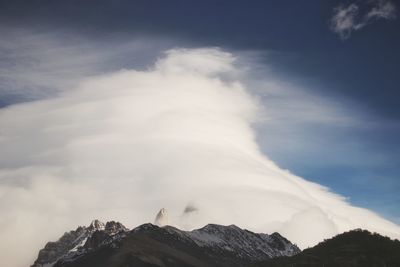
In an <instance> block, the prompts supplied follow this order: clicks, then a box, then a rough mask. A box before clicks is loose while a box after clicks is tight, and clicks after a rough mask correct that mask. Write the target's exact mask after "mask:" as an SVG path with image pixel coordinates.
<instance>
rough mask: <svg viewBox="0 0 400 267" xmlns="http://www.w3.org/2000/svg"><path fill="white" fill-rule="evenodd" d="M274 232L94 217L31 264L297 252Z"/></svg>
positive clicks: (240, 259)
mask: <svg viewBox="0 0 400 267" xmlns="http://www.w3.org/2000/svg"><path fill="white" fill-rule="evenodd" d="M299 252H300V250H299V249H298V248H297V246H296V245H293V244H292V243H290V242H289V241H288V240H287V239H285V238H284V237H282V236H281V235H279V234H278V233H274V234H272V235H267V234H257V233H253V232H250V231H248V230H244V229H241V228H239V227H237V226H234V225H230V226H222V225H216V224H209V225H207V226H205V227H203V228H201V229H197V230H193V231H182V230H179V229H177V228H174V227H172V226H164V227H159V226H156V225H153V224H144V225H141V226H139V227H137V228H135V229H133V230H132V231H129V230H128V229H127V228H126V227H124V226H123V225H122V224H120V223H118V222H108V223H106V224H102V223H101V222H99V221H94V222H92V224H91V225H90V226H89V227H79V228H78V229H77V230H75V231H71V232H69V233H66V234H64V236H63V237H61V238H60V239H59V240H58V241H57V242H49V243H48V244H47V245H46V246H45V248H44V249H42V250H41V251H40V252H39V257H38V259H37V260H36V261H35V263H34V265H33V266H34V267H44V266H54V267H81V266H82V267H83V266H84V267H91V266H93V267H94V266H96V267H103V266H104V267H106V266H107V267H114V266H115V267H117V266H135V267H138V266H139V267H140V266H171V267H172V266H174V267H177V266H231V267H234V266H249V265H251V264H253V263H255V262H259V261H263V260H266V259H270V258H274V257H278V256H292V255H294V254H296V253H299Z"/></svg>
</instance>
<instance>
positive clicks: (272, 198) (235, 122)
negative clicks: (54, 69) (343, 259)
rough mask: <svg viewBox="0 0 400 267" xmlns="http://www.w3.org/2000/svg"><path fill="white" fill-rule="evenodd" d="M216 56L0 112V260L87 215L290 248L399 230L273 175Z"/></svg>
mask: <svg viewBox="0 0 400 267" xmlns="http://www.w3.org/2000/svg"><path fill="white" fill-rule="evenodd" d="M234 61H235V58H234V57H233V56H232V55H231V54H229V53H225V52H223V51H221V50H218V49H195V50H182V49H178V50H171V51H169V52H167V54H166V57H165V58H162V59H160V60H158V61H157V62H156V64H155V65H154V67H153V68H152V69H149V70H147V71H135V70H124V71H120V72H117V73H112V74H108V75H103V76H98V77H93V78H90V79H88V80H86V81H85V82H82V83H81V85H80V86H79V87H78V88H76V89H75V90H73V91H69V92H67V93H64V94H63V95H62V96H60V97H58V98H55V99H50V100H44V101H36V102H32V103H25V104H20V105H14V106H11V107H9V108H7V109H3V110H2V111H1V112H0V125H1V129H0V149H1V152H2V153H1V154H0V182H1V184H0V213H1V215H2V216H1V217H0V258H1V259H2V265H4V266H8V267H22V266H27V265H28V264H29V263H30V262H32V261H33V259H34V257H35V256H36V253H37V251H38V249H39V248H40V247H41V246H43V245H44V243H45V242H46V241H48V240H51V239H56V238H57V236H59V235H60V234H61V233H62V232H63V231H65V230H67V229H70V228H74V227H75V226H76V225H78V224H87V223H88V222H89V221H90V220H91V219H92V218H99V219H103V220H107V219H115V220H120V221H122V222H123V223H125V224H127V225H128V226H130V227H132V226H135V225H138V224H140V223H144V222H149V221H152V220H153V219H154V216H155V214H156V213H157V211H158V210H159V209H160V208H162V207H165V208H166V209H167V210H168V211H169V217H170V222H171V224H173V225H175V226H178V227H181V228H185V229H189V228H195V227H201V226H203V225H204V224H207V223H211V222H213V223H220V224H237V225H239V226H241V227H246V228H249V229H252V230H256V231H263V232H272V231H279V232H280V233H281V234H283V235H285V236H286V237H288V238H289V239H290V240H292V241H294V242H296V243H297V244H298V245H300V246H301V247H303V248H304V247H307V246H310V245H314V244H315V243H316V242H318V241H321V240H322V239H323V238H326V237H329V236H332V235H335V234H337V233H339V232H343V231H345V230H348V229H352V228H366V229H370V230H372V231H377V232H380V233H382V234H385V235H389V236H392V237H397V238H398V237H400V227H399V226H397V225H395V224H393V223H391V222H389V221H386V220H384V219H382V218H380V217H378V216H377V215H375V214H374V213H372V212H370V211H368V210H365V209H360V208H357V207H353V206H350V205H349V204H348V203H346V201H344V199H343V198H342V197H341V196H339V195H336V194H333V193H331V192H329V191H328V190H327V189H326V188H324V187H322V186H320V185H318V184H314V183H311V182H308V181H306V180H304V179H302V178H300V177H297V176H295V175H293V174H291V173H290V172H288V171H285V170H282V169H280V168H279V167H278V166H276V165H275V164H274V163H273V162H272V161H271V160H269V159H268V158H267V157H266V156H265V155H263V154H262V153H261V152H260V150H259V148H258V145H257V143H256V142H255V132H254V130H253V128H252V127H253V125H254V123H257V121H258V120H259V118H260V117H262V116H263V111H262V108H261V107H260V104H259V103H258V101H257V99H255V98H254V97H253V96H251V95H250V94H249V93H248V91H247V90H246V88H245V87H244V86H243V85H242V84H241V83H240V81H237V80H236V77H237V73H238V70H237V68H236V67H235V64H234Z"/></svg>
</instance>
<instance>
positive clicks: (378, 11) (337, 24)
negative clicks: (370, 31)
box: [331, 0, 396, 40]
mask: <svg viewBox="0 0 400 267" xmlns="http://www.w3.org/2000/svg"><path fill="white" fill-rule="evenodd" d="M364 5H365V9H366V11H361V9H362V8H361V7H360V6H359V5H358V4H356V3H352V4H350V5H348V6H344V5H340V6H338V7H336V8H335V9H334V14H333V17H332V19H331V29H332V31H333V32H335V33H337V34H338V35H339V36H340V38H341V39H342V40H345V39H348V38H350V36H351V34H352V32H353V31H357V30H360V29H362V28H364V27H365V26H366V25H368V24H370V23H372V22H373V21H375V20H377V19H387V20H388V19H394V18H396V6H395V5H394V4H393V3H392V2H391V1H389V0H371V1H366V4H364Z"/></svg>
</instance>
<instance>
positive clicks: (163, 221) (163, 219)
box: [154, 208, 168, 226]
mask: <svg viewBox="0 0 400 267" xmlns="http://www.w3.org/2000/svg"><path fill="white" fill-rule="evenodd" d="M154 224H155V225H158V226H164V225H168V213H167V210H166V209H165V208H162V209H161V210H160V211H159V212H158V213H157V215H156V218H155V219H154Z"/></svg>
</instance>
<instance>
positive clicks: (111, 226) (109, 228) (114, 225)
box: [104, 221, 128, 235]
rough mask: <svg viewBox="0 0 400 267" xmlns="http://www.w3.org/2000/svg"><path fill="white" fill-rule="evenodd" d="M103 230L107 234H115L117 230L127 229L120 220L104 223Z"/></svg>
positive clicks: (123, 230)
mask: <svg viewBox="0 0 400 267" xmlns="http://www.w3.org/2000/svg"><path fill="white" fill-rule="evenodd" d="M104 231H105V232H106V233H107V234H109V235H115V234H117V233H119V232H125V231H128V228H126V227H125V226H124V225H123V224H122V223H120V222H115V221H109V222H107V223H106V226H105V227H104Z"/></svg>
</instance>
